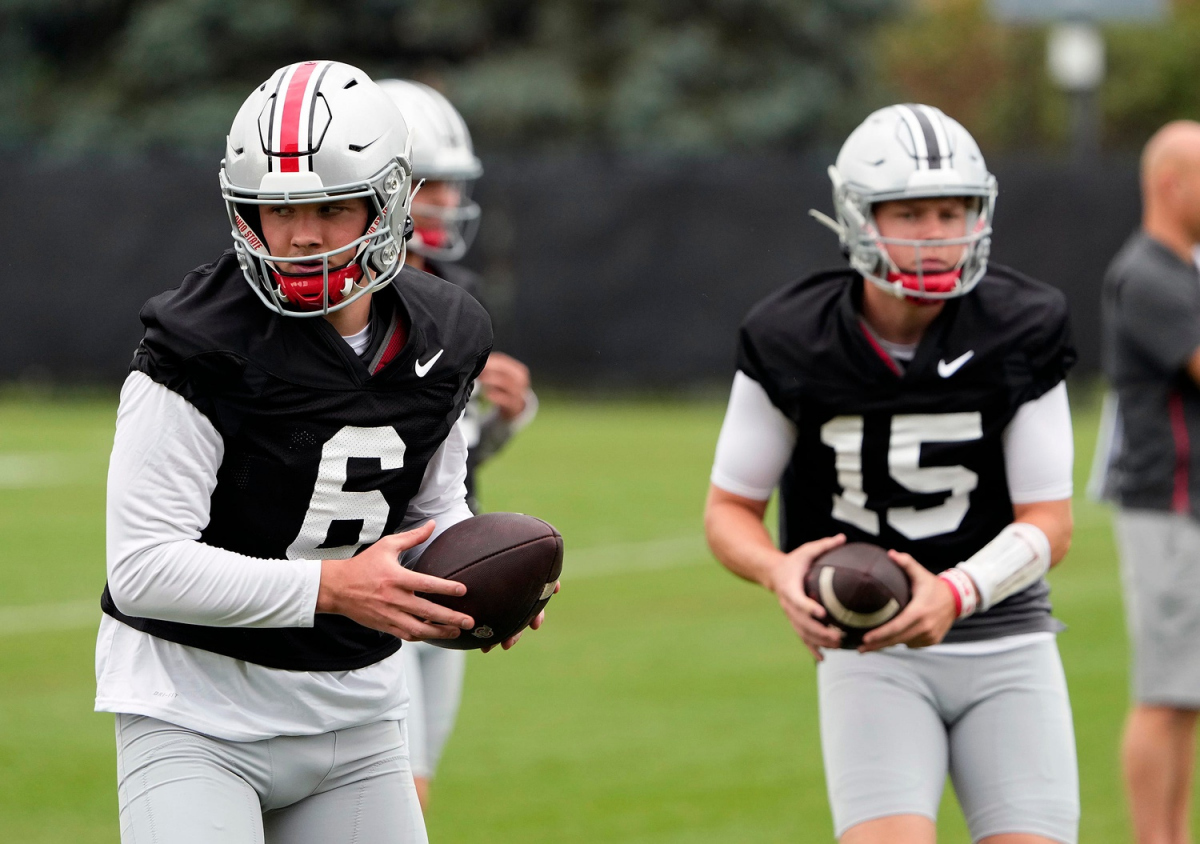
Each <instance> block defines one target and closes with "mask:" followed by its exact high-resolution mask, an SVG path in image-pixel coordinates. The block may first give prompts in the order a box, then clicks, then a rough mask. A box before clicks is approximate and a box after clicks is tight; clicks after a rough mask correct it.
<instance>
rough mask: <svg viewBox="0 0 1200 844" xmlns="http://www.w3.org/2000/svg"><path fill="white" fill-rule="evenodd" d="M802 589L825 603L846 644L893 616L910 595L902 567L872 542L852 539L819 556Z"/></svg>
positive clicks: (858, 640) (855, 644)
mask: <svg viewBox="0 0 1200 844" xmlns="http://www.w3.org/2000/svg"><path fill="white" fill-rule="evenodd" d="M804 592H805V594H806V595H808V597H810V598H812V599H813V600H814V601H817V602H818V603H820V605H821V606H823V607H824V608H825V611H826V612H827V613H828V614H829V615H828V616H827V617H826V623H827V624H833V625H834V626H836V627H840V628H842V630H844V631H846V634H845V635H844V636H843V637H842V647H843V648H857V647H858V646H859V645H861V644H862V637H863V634H864V633H866V632H867V631H868V630H873V629H875V628H876V627H879V626H880V625H881V624H885V623H887V622H888V621H890V620H891V619H892V618H894V617H895V616H896V614H897V613H899V612H900V610H902V609H904V608H905V607H906V606H907V605H908V602H909V600H910V598H911V597H912V588H911V586H910V584H909V582H908V575H907V574H905V573H904V569H902V568H900V566H898V565H896V564H895V563H894V562H892V560H891V558H890V557H888V555H887V551H885V550H884V549H882V548H880V547H879V546H878V545H871V544H870V543H868V542H848V543H846V544H845V545H841V546H839V547H837V548H834V549H833V550H832V551H827V552H826V553H824V554H822V555H821V556H820V557H817V559H816V560H814V561H813V564H812V566H811V567H810V568H809V570H808V573H807V574H806V575H805V576H804Z"/></svg>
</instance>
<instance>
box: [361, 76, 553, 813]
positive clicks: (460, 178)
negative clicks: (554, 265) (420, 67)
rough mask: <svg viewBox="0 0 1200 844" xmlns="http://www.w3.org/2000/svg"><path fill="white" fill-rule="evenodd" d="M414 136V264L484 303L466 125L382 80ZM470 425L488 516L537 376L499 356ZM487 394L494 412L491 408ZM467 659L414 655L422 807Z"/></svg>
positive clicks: (532, 404) (480, 389)
mask: <svg viewBox="0 0 1200 844" xmlns="http://www.w3.org/2000/svg"><path fill="white" fill-rule="evenodd" d="M379 87H380V88H382V89H383V90H384V91H385V92H387V94H388V95H389V96H390V97H391V98H392V101H393V102H394V103H395V104H396V107H397V108H398V109H399V110H400V113H401V114H402V115H403V116H404V120H405V122H406V123H407V124H408V127H409V130H410V131H411V132H412V134H413V148H412V166H413V181H414V182H415V183H416V184H414V186H413V202H412V217H413V238H412V241H411V242H410V243H409V247H408V252H407V254H406V255H405V263H407V264H408V265H409V266H410V267H415V268H416V269H418V270H423V271H424V272H428V273H432V274H433V275H436V276H437V277H438V278H444V279H446V280H447V281H449V282H451V283H453V284H456V285H458V286H459V287H461V288H463V289H464V290H466V291H467V292H468V293H470V294H471V295H472V296H474V297H475V298H476V299H479V300H480V301H483V298H482V289H481V288H482V284H481V281H482V280H481V279H480V278H479V276H478V275H476V274H475V273H474V272H472V271H471V270H469V269H467V268H466V267H464V266H462V265H461V264H459V263H458V261H459V259H461V258H462V257H464V256H465V255H466V253H467V250H468V249H470V247H471V242H472V240H473V239H474V234H475V231H476V230H477V227H478V224H479V218H480V208H479V204H478V203H476V202H474V201H473V200H472V199H471V187H472V185H473V184H474V182H475V180H476V179H478V178H479V177H480V176H481V175H483V163H482V162H481V161H480V160H479V158H478V157H477V156H476V155H475V150H474V146H473V145H472V143H471V133H470V131H469V130H468V129H467V124H466V121H465V120H463V118H462V115H460V114H459V113H458V109H456V108H455V107H454V106H453V105H452V104H451V103H450V101H449V100H447V99H446V98H445V97H444V96H442V94H440V93H439V92H438V91H435V90H434V89H433V88H430V87H429V86H428V85H423V84H421V83H420V82H411V81H409V80H406V79H381V80H380V81H379ZM476 388H477V389H476V390H475V391H474V393H472V396H471V400H470V401H469V402H468V403H467V409H466V413H465V414H464V417H463V422H464V428H465V432H466V436H467V503H468V504H469V505H470V506H471V510H472V512H475V513H478V512H479V502H478V499H477V498H476V485H475V470H476V469H477V468H478V467H479V466H480V465H481V464H482V463H484V461H486V460H487V459H488V458H490V457H491V456H492V455H494V454H496V452H498V451H499V450H500V449H501V448H503V447H504V446H505V444H506V443H507V442H508V441H509V439H511V438H512V436H513V434H515V433H516V432H517V431H519V430H520V429H521V428H523V427H525V425H527V424H529V422H531V421H532V420H533V417H534V416H535V415H536V413H537V397H536V396H535V395H534V393H533V390H532V388H531V386H530V380H529V369H528V368H527V367H526V366H525V365H524V364H523V363H521V362H520V361H519V360H517V359H516V358H513V357H510V356H509V355H506V354H503V353H501V352H496V351H493V352H492V353H491V354H490V355H489V356H488V360H487V363H486V364H485V365H484V367H483V371H482V372H480V373H479V379H478V381H477V382H476ZM481 395H482V397H483V398H486V399H487V401H488V403H489V404H490V405H491V407H489V408H486V409H485V408H484V407H483V404H482V402H481V401H480V398H481ZM466 657H467V655H466V653H465V652H464V651H458V650H451V649H448V648H439V647H436V646H435V645H431V644H429V643H428V642H416V643H414V644H413V645H412V646H410V647H407V648H405V649H404V654H403V659H404V672H405V678H406V680H407V682H408V692H409V704H408V718H407V725H408V739H409V749H410V758H411V759H412V769H413V779H414V781H415V782H416V785H417V796H418V797H420V800H421V806H422V807H423V808H428V806H429V783H430V781H431V780H432V779H433V775H434V773H435V772H436V770H437V766H438V762H439V760H440V759H441V755H442V750H443V749H444V747H445V745H446V741H447V740H448V739H449V738H450V733H451V731H452V730H453V729H454V721H455V718H456V717H457V715H458V707H459V703H460V702H461V699H462V686H463V675H464V673H465V671H466Z"/></svg>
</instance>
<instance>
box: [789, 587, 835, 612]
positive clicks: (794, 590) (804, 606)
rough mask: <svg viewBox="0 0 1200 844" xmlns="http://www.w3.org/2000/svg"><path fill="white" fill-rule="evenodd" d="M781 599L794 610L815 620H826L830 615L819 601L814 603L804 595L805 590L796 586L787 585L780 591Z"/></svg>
mask: <svg viewBox="0 0 1200 844" xmlns="http://www.w3.org/2000/svg"><path fill="white" fill-rule="evenodd" d="M779 599H780V600H781V601H786V602H787V604H788V605H789V606H791V607H792V608H793V609H795V610H797V611H799V612H802V613H804V614H806V615H810V616H812V617H813V618H825V617H826V616H827V615H828V613H827V612H826V611H825V608H824V607H823V606H821V604H820V602H819V601H814V600H813V599H812V598H810V597H808V595H806V594H805V593H804V589H803V588H801V587H799V586H797V585H795V584H786V585H784V587H783V588H781V589H780V590H779Z"/></svg>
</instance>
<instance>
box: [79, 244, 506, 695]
mask: <svg viewBox="0 0 1200 844" xmlns="http://www.w3.org/2000/svg"><path fill="white" fill-rule="evenodd" d="M141 318H142V322H143V323H144V324H145V327H146V332H145V336H144V338H143V340H142V343H141V345H140V346H139V347H138V349H137V352H136V353H135V355H134V359H133V363H132V366H131V369H132V370H133V371H139V372H143V373H145V374H146V375H148V376H149V377H150V378H152V379H153V380H154V381H156V382H158V383H159V384H162V385H163V386H165V387H167V388H168V389H170V390H173V391H174V392H176V393H178V394H179V395H180V396H182V397H183V398H184V399H186V400H187V401H188V402H190V403H191V404H192V405H193V406H195V407H196V409H197V410H199V411H200V412H201V413H203V414H204V415H205V416H206V417H207V418H208V419H209V421H211V422H212V424H213V426H214V427H215V428H216V430H217V432H218V433H219V434H220V436H221V438H222V440H223V441H224V457H223V459H222V463H221V467H220V469H219V471H218V473H217V483H216V487H215V489H214V491H213V493H212V501H211V515H210V521H209V523H208V525H207V527H205V528H204V530H203V531H202V534H201V537H200V539H201V541H202V542H205V543H207V544H209V545H214V546H216V547H219V548H224V549H227V550H230V551H235V552H238V553H241V554H245V555H247V556H251V557H258V558H262V559H330V558H343V559H344V558H347V557H350V556H352V555H353V554H355V553H357V552H358V551H360V550H361V549H363V548H365V547H367V546H368V545H370V544H371V543H372V542H374V541H375V540H377V539H378V538H379V537H380V536H383V535H386V534H389V533H394V532H396V530H397V529H398V528H399V527H400V525H401V521H402V520H403V518H404V516H405V512H406V510H407V507H408V503H409V501H410V500H411V499H412V498H413V496H414V495H415V494H416V493H417V491H418V490H419V489H420V486H421V482H422V479H423V478H424V475H425V469H426V466H427V465H428V463H429V461H430V459H431V458H432V457H433V455H434V453H435V452H436V451H437V449H438V448H439V447H440V446H441V444H442V442H443V441H444V440H445V439H446V437H447V435H448V434H449V432H450V429H451V428H452V427H453V425H454V424H455V422H456V421H457V420H458V417H459V415H460V414H461V413H462V411H463V408H464V406H465V405H466V403H467V400H468V398H469V396H470V391H471V385H472V383H473V382H474V380H475V377H476V376H477V375H478V374H479V372H480V370H481V369H482V368H483V365H484V362H485V361H486V360H487V355H488V352H489V350H490V348H491V343H492V331H491V323H490V321H489V320H488V317H487V314H486V313H485V312H484V310H483V308H482V307H480V305H479V304H478V303H477V302H476V301H475V300H474V299H473V298H472V297H471V296H469V295H467V294H466V293H464V292H463V291H462V290H461V289H460V288H458V287H455V286H454V285H452V284H448V283H446V282H445V281H442V280H441V279H439V278H436V277H434V276H432V275H429V274H427V273H422V272H419V271H417V270H413V269H411V268H407V267H406V268H404V269H403V270H402V271H401V272H400V274H399V276H398V277H397V278H396V279H395V281H393V283H392V284H391V285H389V286H386V287H384V288H382V289H380V290H378V291H376V292H375V293H374V294H373V299H372V325H373V326H387V325H389V324H390V325H392V326H395V325H396V323H397V322H399V323H401V324H402V325H403V326H404V327H405V328H406V329H407V330H406V332H405V333H406V334H407V341H406V342H405V343H404V345H403V346H402V347H399V340H398V339H397V341H396V343H395V345H396V347H397V348H395V349H392V350H391V354H390V355H383V354H382V350H381V353H380V354H379V355H375V357H376V358H379V359H380V360H377V361H374V362H364V360H363V359H361V358H359V357H358V356H357V355H355V354H354V352H353V350H351V348H350V346H349V345H348V344H347V343H346V342H345V341H344V340H343V339H342V338H341V337H340V336H338V334H337V332H336V331H335V330H334V328H333V326H332V325H330V324H329V322H328V321H327V320H325V319H323V318H321V317H314V318H308V319H298V318H294V317H283V316H280V315H278V314H275V313H273V312H271V311H270V310H268V309H267V308H266V307H264V306H263V304H262V303H261V302H260V301H259V300H258V298H257V297H256V295H255V294H254V292H253V291H252V290H251V288H250V286H249V285H248V284H247V283H246V281H245V279H244V278H243V276H242V272H241V270H240V269H239V268H238V264H237V260H236V258H235V257H234V255H233V251H232V250H230V251H228V252H226V253H225V254H224V255H222V256H221V258H220V259H219V260H218V261H216V262H215V263H213V264H208V265H206V266H203V267H200V268H198V269H197V270H195V271H194V272H192V273H191V274H190V275H188V276H187V277H186V278H185V279H184V281H183V284H182V285H181V286H180V287H178V288H176V289H174V290H170V291H168V292H166V293H163V294H162V295H160V296H156V297H155V298H153V299H151V300H150V301H149V302H148V303H147V304H146V306H145V307H144V308H143V309H142V314H141ZM373 330H378V329H373ZM398 336H402V335H398ZM374 345H378V343H376V344H374ZM389 358H390V359H389ZM380 361H386V362H382V363H381V362H380ZM372 363H374V368H373V369H372V368H368V367H369V366H371V365H372ZM102 606H103V609H104V611H105V612H107V613H108V614H109V615H112V616H114V617H115V618H117V619H119V620H121V621H123V622H125V623H126V624H129V625H131V626H133V627H136V628H137V629H139V630H142V631H144V632H146V633H150V634H152V635H154V636H158V637H160V638H163V639H168V640H170V641H172V642H178V643H180V644H184V645H189V646H192V647H197V648H203V649H205V650H209V651H214V652H216V653H220V654H224V655H226V656H230V657H234V658H236V659H244V660H247V661H250V662H254V663H258V664H260V665H265V666H268V667H272V668H284V669H294V670H319V671H329V670H348V669H353V668H360V667H362V666H365V665H370V664H372V663H374V662H378V661H379V660H381V659H384V658H386V657H387V656H390V655H391V654H393V653H395V652H396V650H397V649H398V648H399V647H400V640H399V639H397V638H395V637H393V636H390V635H387V634H385V633H380V632H378V631H375V630H371V629H368V628H366V627H363V626H361V625H359V624H357V623H355V622H353V621H351V620H350V619H348V618H345V617H344V616H339V615H324V614H322V615H317V616H316V620H315V626H314V627H312V628H278V629H257V628H255V629H249V628H234V627H206V626H200V625H191V624H182V623H178V622H171V621H161V620H156V619H146V618H131V617H128V616H126V615H124V614H122V613H121V612H120V611H119V610H118V609H117V608H116V607H115V606H114V604H113V602H112V599H111V597H110V596H109V594H108V590H107V588H106V589H105V593H104V597H103V600H102Z"/></svg>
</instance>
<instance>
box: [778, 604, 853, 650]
mask: <svg viewBox="0 0 1200 844" xmlns="http://www.w3.org/2000/svg"><path fill="white" fill-rule="evenodd" d="M784 613H785V614H786V615H787V617H788V621H790V622H791V624H792V629H793V630H795V631H796V634H797V635H798V636H799V637H800V638H801V639H803V640H804V641H805V643H806V644H815V645H820V646H821V647H823V648H836V647H838V646H839V645H840V644H841V643H842V631H841V630H840V629H839V628H837V627H832V626H830V625H827V624H822V623H821V622H819V621H817V620H816V619H815V618H813V617H812V616H810V615H809V614H808V613H805V612H796V611H795V610H792V609H790V608H789V607H787V606H785V607H784Z"/></svg>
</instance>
